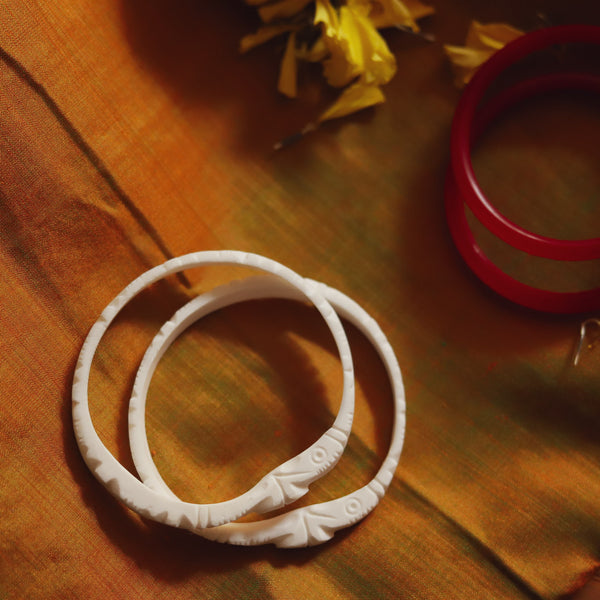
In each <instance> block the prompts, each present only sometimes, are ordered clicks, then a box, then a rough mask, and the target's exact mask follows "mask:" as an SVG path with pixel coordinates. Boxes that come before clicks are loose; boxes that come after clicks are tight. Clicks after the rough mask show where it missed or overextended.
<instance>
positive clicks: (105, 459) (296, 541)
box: [73, 251, 405, 547]
mask: <svg viewBox="0 0 600 600" xmlns="http://www.w3.org/2000/svg"><path fill="white" fill-rule="evenodd" d="M208 264H237V265H247V266H249V267H253V268H255V269H258V270H260V271H263V272H266V273H269V274H270V275H271V277H265V276H261V277H251V278H248V279H244V280H241V281H235V282H232V283H230V284H228V285H225V286H220V287H218V288H216V289H215V290H212V291H210V292H207V293H205V294H203V295H201V296H199V297H197V298H195V299H194V300H192V301H191V302H189V303H188V304H187V305H185V306H184V307H183V308H181V309H180V310H179V311H177V312H176V313H175V315H174V316H173V317H172V318H171V319H170V320H169V321H167V322H166V323H165V324H164V325H163V327H162V328H161V330H160V331H159V333H158V334H157V335H156V337H155V338H154V340H153V342H152V343H151V344H150V346H149V347H148V350H147V352H146V354H145V356H144V359H143V360H142V363H141V365H140V369H139V371H138V375H137V377H136V380H135V384H134V390H133V394H132V398H131V401H130V412H129V432H130V447H131V450H132V455H133V458H134V463H135V466H136V469H137V471H138V473H139V475H140V478H141V481H140V480H139V479H137V478H136V477H134V476H133V475H132V474H131V473H129V472H128V471H127V470H126V469H125V468H124V467H123V466H122V465H121V464H120V463H119V462H118V461H117V460H116V458H115V457H114V456H113V455H112V454H111V453H110V452H109V451H108V449H107V448H106V447H105V446H104V444H102V442H101V440H100V438H99V437H98V435H97V433H96V431H95V429H94V426H93V423H92V420H91V415H90V411H89V405H88V395H87V392H88V382H89V374H90V369H91V364H92V360H93V358H94V354H95V352H96V349H97V347H98V344H99V342H100V339H101V338H102V336H103V335H104V333H105V332H106V330H107V329H108V327H109V325H110V323H111V322H112V320H113V319H114V318H115V317H116V315H117V314H118V312H119V311H120V310H121V309H122V308H123V307H124V306H125V305H126V304H127V303H128V302H129V301H130V300H131V299H132V298H133V297H134V296H135V295H137V294H138V293H139V292H140V291H142V290H143V289H144V288H146V287H148V286H149V285H151V284H152V283H154V282H156V281H158V280H159V279H161V278H163V277H165V276H167V275H169V274H172V273H176V272H179V271H182V270H184V269H186V268H191V267H195V266H203V265H208ZM273 275H274V276H275V277H272V276H273ZM273 297H275V298H290V299H296V300H306V299H308V300H309V301H311V302H312V303H313V304H314V305H315V307H316V308H317V310H318V311H319V312H320V313H321V315H322V316H323V318H324V319H325V322H326V323H327V325H328V326H329V329H330V330H331V332H332V335H333V337H334V340H335V343H336V345H337V348H338V351H339V354H340V361H341V364H342V368H343V377H344V390H343V394H342V401H341V404H340V411H339V413H338V415H337V417H336V419H335V421H334V423H333V425H332V427H330V429H329V430H328V431H327V432H326V433H324V434H323V435H322V436H321V437H320V438H319V440H317V442H315V443H314V444H312V445H311V446H310V447H309V448H308V449H306V450H304V451H303V452H301V453H300V454H299V455H298V456H296V457H294V458H292V459H290V460H288V461H286V462H285V463H283V464H282V465H280V466H279V467H277V468H275V469H274V470H272V471H271V472H270V473H268V474H267V475H265V476H264V477H263V478H262V479H261V480H260V481H259V482H258V483H257V484H256V485H255V486H253V487H252V488H251V489H250V490H249V491H248V492H246V493H244V494H242V495H241V496H239V497H237V498H234V499H232V500H228V501H225V502H219V503H213V504H194V503H189V502H183V501H181V500H179V499H178V498H177V497H176V496H175V495H174V494H173V493H172V492H171V490H169V488H168V487H167V485H166V484H165V482H164V481H163V480H162V478H161V477H160V474H159V473H158V470H157V469H156V466H155V465H154V462H153V460H152V456H151V453H150V450H149V447H148V442H147V438H146V432H145V419H144V414H145V398H146V394H147V391H148V387H149V384H150V380H151V377H152V374H153V372H154V369H155V367H156V365H157V364H158V361H159V360H160V357H161V356H162V354H163V353H164V352H165V350H166V349H167V348H168V347H169V345H170V344H171V343H172V342H173V340H174V339H176V337H177V336H178V335H179V334H180V333H182V332H183V331H184V330H185V329H186V328H187V327H188V326H189V325H190V324H191V323H193V322H194V321H195V320H197V319H199V318H201V317H202V316H204V315H206V314H209V313H210V312H213V311H215V310H218V309H219V308H222V307H225V306H228V305H231V304H234V303H237V302H242V301H245V300H251V299H258V298H273ZM340 316H342V317H344V318H346V319H348V320H349V321H350V322H352V323H353V324H354V325H355V326H357V327H358V328H359V329H360V330H361V331H362V332H363V333H364V334H365V335H366V337H367V338H368V339H369V340H370V341H371V343H373V345H374V346H375V348H376V349H377V351H378V353H379V354H380V356H381V358H382V360H383V362H384V364H385V367H386V370H387V372H388V375H389V377H390V381H391V384H392V391H393V395H394V403H395V406H394V430H393V434H392V441H391V444H390V449H389V452H388V455H387V457H386V459H385V460H384V462H383V464H382V466H381V468H380V469H379V471H378V473H377V474H376V476H375V478H374V479H373V480H372V481H371V482H370V483H369V484H367V485H366V486H364V487H362V488H360V489H359V490H356V491H355V492H353V493H351V494H348V495H346V496H344V497H342V498H338V499H336V500H332V501H330V502H325V503H320V504H315V505H310V506H306V507H302V508H298V509H295V510H291V511H289V512H287V513H283V514H281V515H279V516H277V517H273V518H270V519H266V520H263V521H258V522H254V523H235V522H234V521H236V520H237V519H239V518H240V517H242V516H243V515H245V514H247V513H249V512H257V513H266V512H269V511H272V510H275V509H276V508H280V507H283V506H285V505H287V504H289V503H291V502H293V501H294V500H296V499H298V498H300V497H301V496H303V495H304V494H305V493H306V492H307V491H308V486H309V485H310V483H312V482H313V481H315V480H316V479H318V478H320V477H321V476H323V475H324V474H325V473H327V472H328V471H330V470H331V469H332V468H333V467H334V466H335V464H336V463H337V461H338V460H339V458H340V456H341V455H342V453H343V451H344V448H345V446H346V443H347V441H348V437H349V435H350V431H351V427H352V418H353V413H354V371H353V364H352V356H351V353H350V348H349V345H348V341H347V338H346V335H345V333H344V329H343V327H342V325H341V322H340V318H339V317H340ZM404 420H405V402H404V389H403V384H402V377H401V373H400V369H399V367H398V363H397V360H396V357H395V355H394V352H393V350H392V348H391V346H390V345H389V343H388V341H387V339H386V337H385V335H384V334H383V332H382V331H381V329H380V328H379V326H378V325H377V323H376V322H375V321H374V320H373V319H372V318H371V317H369V316H368V315H367V313H366V312H365V311H364V310H363V309H362V308H360V307H359V306H358V305H357V304H356V303H355V302H353V301H352V300H350V299H349V298H348V297H347V296H345V295H344V294H342V293H341V292H339V291H337V290H334V289H332V288H330V287H328V286H326V285H324V284H322V283H318V282H315V281H312V280H308V279H305V278H302V277H301V276H300V275H298V274H296V273H294V272H293V271H291V270H290V269H288V268H286V267H284V266H283V265H280V264H279V263H276V262H275V261H272V260H270V259H267V258H264V257H261V256H258V255H256V254H249V253H244V252H237V251H208V252H197V253H194V254H189V255H186V256H183V257H180V258H176V259H172V260H170V261H167V262H166V263H165V264H163V265H161V266H158V267H155V268H153V269H151V270H150V271H148V272H146V273H144V274H143V275H141V276H140V277H138V278H137V279H136V280H134V281H133V282H132V283H131V284H129V285H128V286H127V287H126V288H125V289H124V290H123V291H122V292H121V293H120V294H119V295H118V296H117V297H116V298H115V299H114V300H113V301H112V302H111V303H110V304H109V305H108V306H107V308H106V309H105V310H104V311H103V313H102V314H101V316H100V318H99V319H98V321H97V322H96V323H95V324H94V325H93V326H92V328H91V330H90V332H89V334H88V336H87V338H86V340H85V342H84V344H83V347H82V350H81V353H80V356H79V360H78V363H77V367H76V370H75V376H74V380H73V425H74V430H75V435H76V438H77V442H78V445H79V448H80V450H81V453H82V456H83V458H84V460H85V462H86V463H87V465H88V467H89V468H90V470H91V471H92V473H93V474H94V475H95V477H96V478H97V479H98V480H99V481H100V482H101V483H102V484H103V485H104V486H105V487H106V488H107V489H108V490H109V491H110V492H111V493H112V494H113V495H115V496H116V497H118V498H119V499H120V500H121V501H122V502H124V503H125V504H126V505H127V506H128V507H130V508H131V509H133V510H135V511H136V512H138V513H139V514H141V515H142V516H145V517H147V518H149V519H152V520H154V521H158V522H161V523H165V524H168V525H172V526H175V527H180V528H183V529H188V530H190V531H192V532H194V533H197V534H199V535H202V536H203V537H206V538H209V539H214V540H218V541H222V542H229V543H234V544H243V545H256V544H263V543H269V542H272V543H275V544H276V545H278V546H281V547H299V546H306V545H314V544H318V543H322V542H324V541H326V540H328V539H330V538H331V537H332V536H333V534H334V533H335V531H337V530H338V529H342V528H344V527H348V526H349V525H351V524H353V523H355V522H357V521H358V520H360V519H361V518H363V517H364V516H365V515H366V514H368V513H369V512H370V511H371V510H373V508H374V507H375V506H376V505H377V503H378V502H379V500H380V498H381V497H383V495H384V494H385V491H386V489H387V487H388V486H389V484H390V482H391V480H392V478H393V474H394V471H395V469H396V466H397V464H398V460H399V457H400V453H401V450H402V444H403V438H404V422H405V421H404Z"/></svg>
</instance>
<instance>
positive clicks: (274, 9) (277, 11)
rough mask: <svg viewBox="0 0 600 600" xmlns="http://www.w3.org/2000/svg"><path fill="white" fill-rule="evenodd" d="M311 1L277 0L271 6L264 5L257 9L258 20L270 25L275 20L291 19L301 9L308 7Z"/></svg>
mask: <svg viewBox="0 0 600 600" xmlns="http://www.w3.org/2000/svg"><path fill="white" fill-rule="evenodd" d="M311 1H312V0H279V1H278V2H273V3H272V4H264V5H262V6H261V7H260V8H259V9H258V14H259V15H260V18H261V19H262V20H263V21H264V22H265V23H270V22H271V21H273V20H275V19H286V18H288V17H293V16H294V15H295V14H297V13H299V12H300V11H301V10H302V9H303V8H305V7H306V6H308V5H309V4H310V3H311Z"/></svg>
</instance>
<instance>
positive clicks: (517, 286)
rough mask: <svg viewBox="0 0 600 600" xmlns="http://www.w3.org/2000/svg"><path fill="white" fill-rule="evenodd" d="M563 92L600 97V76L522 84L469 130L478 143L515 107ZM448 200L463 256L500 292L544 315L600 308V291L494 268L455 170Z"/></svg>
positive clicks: (450, 176) (480, 115)
mask: <svg viewBox="0 0 600 600" xmlns="http://www.w3.org/2000/svg"><path fill="white" fill-rule="evenodd" d="M561 89H582V90H587V91H593V92H596V93H598V94H600V77H596V76H592V75H587V74H576V73H562V74H554V75H545V76H540V77H536V78H533V79H530V80H526V81H523V82H521V83H518V84H516V85H514V86H513V87H511V88H509V89H507V90H505V91H503V92H502V93H500V94H498V95H497V96H496V97H494V98H493V99H492V100H490V101H489V102H488V103H487V104H486V105H485V106H484V108H483V109H482V110H481V111H480V112H479V113H478V114H477V115H476V117H475V120H474V122H473V129H472V132H471V131H469V135H470V136H471V135H472V141H473V142H474V141H476V139H477V137H478V136H479V135H480V134H481V133H482V132H483V130H484V129H485V127H486V126H487V125H488V124H489V123H490V122H491V121H493V120H494V119H495V118H497V117H498V115H499V114H500V113H502V112H504V111H505V110H507V109H509V108H510V107H511V106H513V105H514V104H516V103H518V102H520V101H522V100H525V99H526V98H529V97H531V96H535V95H539V94H543V93H546V92H549V91H553V90H561ZM469 150H470V145H469ZM445 198H446V215H447V219H448V224H449V227H450V232H451V234H452V237H453V239H454V242H455V244H456V246H457V248H458V250H459V252H460V254H461V255H462V257H463V259H464V260H465V262H466V263H467V264H468V265H469V267H470V268H471V269H472V270H473V272H474V273H475V274H476V275H477V276H478V277H479V278H480V279H481V280H482V281H483V282H484V283H486V284H487V285H488V286H489V287H490V288H492V289H493V290H495V291H496V292H497V293H499V294H501V295H502V296H504V297H505V298H507V299H509V300H511V301H513V302H516V303H518V304H521V305H522V306H526V307H528V308H532V309H535V310H540V311H544V312H553V313H578V312H588V311H591V310H597V309H598V307H600V288H596V289H593V290H586V291H582V292H567V293H565V292H552V291H549V290H543V289H538V288H534V287H532V286H529V285H526V284H524V283H521V282H520V281H518V280H516V279H514V278H512V277H510V276H509V275H507V274H506V273H504V272H503V271H502V270H501V269H499V268H498V267H497V266H496V265H494V264H493V263H492V262H491V261H490V260H489V259H488V258H487V257H486V256H485V254H484V253H483V252H482V250H481V248H480V247H479V246H478V245H477V242H476V241H475V238H474V237H473V233H472V232H471V230H470V228H469V224H468V222H467V219H466V216H465V211H464V203H463V200H464V198H463V197H462V194H461V193H460V192H459V189H458V185H457V178H456V173H455V172H454V171H453V170H452V168H450V169H449V170H448V174H447V177H446V187H445Z"/></svg>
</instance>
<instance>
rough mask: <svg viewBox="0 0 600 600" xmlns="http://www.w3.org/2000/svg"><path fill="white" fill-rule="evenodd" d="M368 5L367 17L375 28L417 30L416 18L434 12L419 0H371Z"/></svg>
mask: <svg viewBox="0 0 600 600" xmlns="http://www.w3.org/2000/svg"><path fill="white" fill-rule="evenodd" d="M353 1H357V0H353ZM358 1H360V0H358ZM370 5H371V10H370V13H369V18H370V19H371V21H372V22H373V24H374V25H375V27H377V29H384V28H385V27H409V28H410V29H412V30H413V31H419V26H418V25H417V20H418V19H421V18H423V17H426V16H428V15H431V14H433V13H434V12H435V10H434V8H433V7H432V6H427V5H426V4H422V3H421V2H419V0H371V1H370Z"/></svg>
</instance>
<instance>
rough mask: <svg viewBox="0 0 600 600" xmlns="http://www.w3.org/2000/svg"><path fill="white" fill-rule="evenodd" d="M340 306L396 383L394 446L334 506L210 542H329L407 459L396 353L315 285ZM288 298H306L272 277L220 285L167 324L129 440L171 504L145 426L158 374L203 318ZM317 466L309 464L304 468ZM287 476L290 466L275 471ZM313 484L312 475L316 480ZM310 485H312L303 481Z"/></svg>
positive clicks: (134, 406) (134, 408)
mask: <svg viewBox="0 0 600 600" xmlns="http://www.w3.org/2000/svg"><path fill="white" fill-rule="evenodd" d="M312 285H314V286H315V287H316V288H317V289H318V290H319V291H320V293H321V294H322V295H323V296H324V297H325V298H326V299H327V300H328V301H329V303H330V304H331V305H332V306H333V307H334V308H335V310H336V311H337V312H338V314H339V315H340V316H342V317H344V318H346V319H348V320H349V321H350V322H351V323H353V324H354V325H355V326H356V327H358V329H360V330H361V331H362V333H363V334H364V335H365V336H366V337H367V338H368V339H369V341H370V342H371V343H372V344H373V345H374V346H375V348H376V349H377V351H378V353H379V355H380V357H381V359H382V360H383V362H384V365H385V367H386V370H387V373H388V375H389V377H390V380H391V385H392V392H393V396H394V427H393V434H392V440H391V444H390V448H389V451H388V454H387V457H386V458H385V460H384V462H383V465H382V466H381V468H380V469H379V471H378V472H377V474H376V476H375V477H374V479H373V480H372V481H371V482H370V483H368V484H367V485H365V486H364V487H362V488H360V489H358V490H356V491H355V492H352V493H351V494H347V495H346V496H343V497H342V498H337V499H336V500H332V501H329V502H323V503H320V504H313V505H310V506H306V507H302V508H298V509H295V510H291V511H289V512H287V513H284V514H282V515H279V516H277V517H274V518H270V519H267V520H263V521H257V522H253V523H229V524H226V525H222V526H220V527H212V528H207V529H198V530H196V532H195V533H197V534H199V535H202V536H204V537H206V538H208V539H212V540H215V541H219V542H227V543H231V544H239V545H248V546H252V545H259V544H266V543H274V544H276V545H277V546H279V547H286V548H296V547H301V546H308V545H316V544H320V543H323V542H325V541H327V540H329V539H331V537H332V536H333V534H334V533H335V532H336V531H338V530H339V529H343V528H345V527H348V526H350V525H352V524H354V523H356V522H357V521H359V520H360V519H362V518H363V517H365V516H366V515H367V514H368V513H370V512H371V511H372V510H373V509H374V508H375V506H376V505H377V504H378V502H379V500H380V499H381V498H382V497H383V495H384V494H385V492H386V490H387V488H388V486H389V484H390V482H391V481H392V478H393V475H394V471H395V470H396V467H397V465H398V461H399V459H400V453H401V452H402V445H403V440H404V428H405V399H404V387H403V383H402V375H401V372H400V367H399V366H398V361H397V360H396V356H395V354H394V351H393V350H392V348H391V346H390V344H389V342H388V341H387V338H386V337H385V335H384V334H383V332H382V331H381V328H380V327H379V325H378V324H377V323H376V322H375V321H374V320H373V319H372V318H371V317H370V316H369V315H368V314H367V313H366V312H365V311H364V310H363V309H362V308H361V307H360V306H359V305H358V304H356V302H354V301H352V300H351V299H350V298H348V297H347V296H345V295H344V294H342V293H341V292H339V291H337V290H335V289H333V288H330V287H328V286H326V285H324V284H322V283H318V282H312ZM274 297H276V298H288V299H294V300H302V299H303V297H302V294H301V293H300V292H299V291H298V290H297V289H295V288H292V287H290V286H287V285H285V284H284V283H283V282H281V281H280V280H278V279H275V278H272V277H264V276H263V277H253V278H249V279H245V280H242V281H236V282H233V283H232V284H229V285H227V286H221V287H219V288H217V289H215V290H213V291H212V292H210V293H208V294H204V295H202V296H199V297H197V298H195V299H193V300H191V301H190V302H189V303H188V304H186V305H185V306H183V307H182V308H181V309H179V310H178V311H177V312H176V313H175V315H173V317H172V318H171V319H170V320H169V321H168V322H167V323H165V325H163V327H162V329H161V330H160V332H159V333H158V334H157V335H156V337H155V338H154V340H153V342H152V344H151V345H150V346H149V347H148V350H147V351H146V354H145V356H144V358H143V360H142V363H141V365H140V368H139V371H138V374H137V377H136V381H135V384H134V393H133V395H132V397H131V401H130V411H129V441H130V447H131V453H132V455H133V458H134V462H135V465H136V469H137V471H138V473H139V475H140V477H141V479H142V481H143V482H144V483H145V484H146V485H148V486H149V487H150V488H151V489H153V490H156V491H157V492H159V493H161V494H164V496H165V497H168V498H176V496H175V495H174V494H173V492H172V491H171V490H170V489H169V487H168V486H167V484H166V483H165V482H164V480H163V479H162V478H161V476H160V474H159V472H158V469H157V468H156V465H155V464H154V461H153V459H152V455H151V453H150V448H149V446H148V439H147V437H146V428H145V404H146V394H147V391H148V388H149V385H150V380H151V378H152V375H153V373H154V371H155V368H156V366H157V364H158V362H159V360H160V358H161V357H162V355H163V354H164V352H165V351H166V350H167V349H168V347H169V346H170V345H171V344H172V342H173V341H174V340H175V339H176V338H177V336H179V335H180V334H181V333H182V332H183V331H184V330H185V329H186V328H187V327H189V326H190V325H191V324H192V323H193V322H195V321H196V320H198V319H200V318H201V317H203V316H205V315H207V314H209V313H211V312H213V311H214V310H217V309H219V308H221V307H224V306H227V305H230V304H234V303H237V302H241V301H243V300H251V299H259V298H274ZM327 452H328V449H325V448H323V450H322V452H321V454H319V455H317V454H314V455H313V461H314V460H315V459H316V458H317V456H319V457H321V456H322V457H323V461H324V460H325V457H326V456H327ZM309 467H310V461H308V460H307V461H306V463H305V464H304V465H303V467H302V468H303V469H308V468H309ZM276 471H277V472H278V473H279V474H281V475H282V476H284V477H290V475H291V473H290V471H289V470H288V469H287V468H286V469H284V470H281V468H279V469H276ZM311 478H313V476H312V475H311ZM284 481H285V479H281V480H280V481H279V482H278V483H277V485H276V484H275V483H273V485H272V486H271V488H270V489H271V490H272V493H273V494H274V495H275V497H276V498H277V500H280V499H281V497H282V496H283V497H284V498H285V497H286V494H287V489H286V487H285V486H284V485H282V484H283V482H284ZM304 484H305V485H307V484H308V480H305V481H304Z"/></svg>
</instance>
